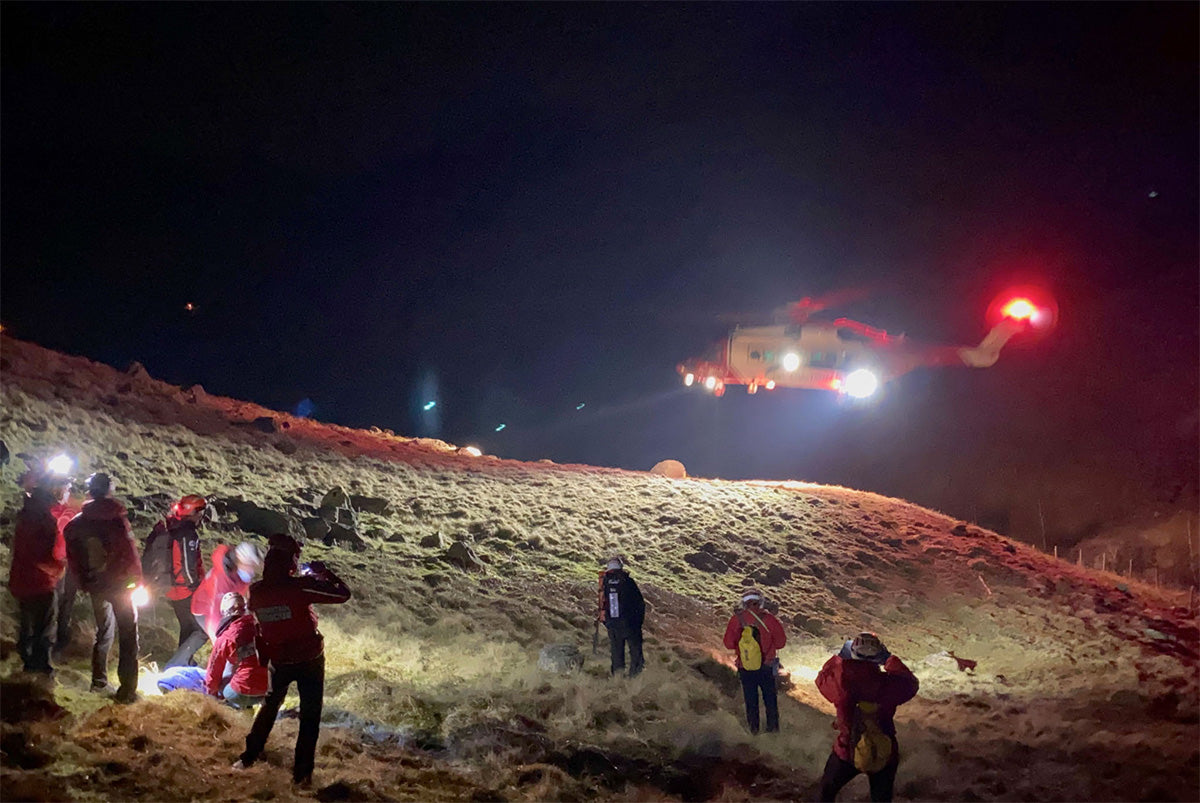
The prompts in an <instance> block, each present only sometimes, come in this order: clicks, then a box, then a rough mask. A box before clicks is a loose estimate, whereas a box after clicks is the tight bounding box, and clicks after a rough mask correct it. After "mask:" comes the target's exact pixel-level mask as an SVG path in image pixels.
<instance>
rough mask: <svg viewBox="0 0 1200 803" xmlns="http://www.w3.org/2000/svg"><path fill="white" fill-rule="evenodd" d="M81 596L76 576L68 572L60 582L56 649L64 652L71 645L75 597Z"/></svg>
mask: <svg viewBox="0 0 1200 803" xmlns="http://www.w3.org/2000/svg"><path fill="white" fill-rule="evenodd" d="M78 594H79V585H78V584H77V583H76V582H75V575H73V574H71V572H70V570H67V572H66V574H64V575H63V578H62V579H61V580H59V581H58V602H57V603H56V604H57V606H58V626H57V627H56V628H55V636H54V649H55V651H56V652H62V651H63V650H65V649H66V648H67V646H68V645H69V644H70V643H71V620H72V619H73V618H74V614H75V597H76V596H77V595H78Z"/></svg>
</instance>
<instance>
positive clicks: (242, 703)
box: [204, 591, 268, 708]
mask: <svg viewBox="0 0 1200 803" xmlns="http://www.w3.org/2000/svg"><path fill="white" fill-rule="evenodd" d="M255 628H256V623H255V621H254V617H253V616H251V615H250V614H249V613H247V611H246V599H245V597H243V596H242V595H241V594H239V593H237V592H236V591H230V592H229V593H228V594H226V595H225V596H224V597H223V598H222V599H221V624H220V625H218V626H217V640H216V641H214V642H213V649H212V655H211V656H210V657H209V659H208V671H207V672H206V673H205V676H204V690H205V691H206V692H208V693H209V694H211V695H212V696H214V697H220V698H222V699H223V700H224V701H225V702H227V703H229V705H231V706H233V707H234V708H248V707H250V706H254V705H258V704H259V703H261V702H262V701H263V698H264V697H266V696H267V681H268V676H267V669H266V667H264V666H263V665H262V664H260V663H259V662H258V650H257V648H256V647H255V641H254V640H255ZM227 666H228V667H230V670H231V675H230V677H228V678H226V675H225V668H226V667H227Z"/></svg>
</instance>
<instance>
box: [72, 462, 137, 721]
mask: <svg viewBox="0 0 1200 803" xmlns="http://www.w3.org/2000/svg"><path fill="white" fill-rule="evenodd" d="M87 488H88V496H90V497H91V500H90V501H88V502H85V503H84V505H83V510H81V511H80V512H79V515H77V516H76V517H75V518H73V519H71V521H70V522H69V523H68V524H67V526H66V528H64V530H63V537H64V539H65V540H66V542H67V565H68V567H69V568H70V569H71V572H72V573H73V574H74V575H75V579H76V581H77V582H78V584H79V588H80V589H82V590H83V591H86V592H87V593H88V594H90V595H91V597H92V615H93V616H94V617H95V619H96V641H95V643H94V644H93V646H92V691H95V692H105V693H106V692H108V691H109V690H110V689H111V687H110V686H109V683H108V653H109V651H110V650H111V649H112V643H113V631H114V629H115V630H116V633H117V639H118V641H119V643H120V649H121V655H120V658H119V659H118V661H117V677H118V678H119V679H120V686H119V687H118V688H117V692H116V695H115V696H114V699H115V700H116V701H117V702H121V703H131V702H134V701H135V700H137V676H138V655H137V653H138V624H137V609H136V608H135V607H134V605H133V599H132V591H133V589H135V588H136V587H137V586H139V585H141V582H142V564H141V561H140V560H138V553H137V545H136V544H135V543H134V540H133V530H132V529H131V528H130V526H129V519H128V518H127V517H126V516H125V508H124V507H122V505H121V503H120V502H118V501H117V500H115V499H113V498H112V480H111V479H110V478H109V477H108V475H107V474H101V473H96V474H93V475H92V476H90V477H88V481H87Z"/></svg>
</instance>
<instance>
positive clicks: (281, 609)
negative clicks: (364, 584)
mask: <svg viewBox="0 0 1200 803" xmlns="http://www.w3.org/2000/svg"><path fill="white" fill-rule="evenodd" d="M299 557H300V545H299V544H298V543H296V541H295V540H294V539H293V538H291V537H290V536H287V535H272V536H271V538H270V549H269V550H268V551H267V557H266V560H265V561H264V562H263V579H262V580H260V581H258V582H257V583H255V584H254V585H252V586H250V611H251V612H252V613H253V614H254V616H255V618H257V619H258V651H259V660H260V661H261V660H266V661H267V671H268V673H269V675H270V681H269V688H268V691H267V699H266V700H264V701H263V704H262V707H261V708H259V709H258V714H257V715H256V716H255V717H254V725H253V726H251V728H250V733H249V734H248V735H247V736H246V750H245V751H244V752H243V753H242V755H241V757H240V758H239V759H238V760H237V761H236V762H234V765H233V768H234V769H239V770H240V769H245V768H247V767H249V766H250V765H251V764H253V763H254V762H255V760H256V759H257V758H258V757H259V756H260V755H261V754H262V751H263V748H264V747H266V744H267V737H268V736H270V735H271V727H272V726H273V725H274V724H275V716H276V715H277V714H278V713H279V706H280V705H281V704H282V703H283V698H284V697H285V696H286V695H287V690H288V686H290V685H291V684H292V682H293V681H294V682H295V683H296V690H297V691H298V692H299V693H300V733H299V735H298V736H297V737H296V756H295V760H294V763H293V764H292V781H293V783H296V784H298V785H299V786H302V787H308V786H311V785H312V772H313V764H314V762H315V756H316V752H317V737H318V736H319V735H320V733H321V704H322V701H323V698H324V696H325V644H324V639H323V638H322V636H321V633H320V631H319V630H317V614H316V613H315V612H314V611H313V609H312V606H313V603H341V602H345V601H346V600H348V599H350V589H349V588H347V587H346V584H345V583H343V582H342V581H341V579H340V578H338V576H337V575H336V574H334V573H333V572H332V571H330V570H329V569H328V568H327V567H326V566H325V564H323V563H320V562H318V561H314V562H312V563H309V564H305V565H304V566H300V565H299Z"/></svg>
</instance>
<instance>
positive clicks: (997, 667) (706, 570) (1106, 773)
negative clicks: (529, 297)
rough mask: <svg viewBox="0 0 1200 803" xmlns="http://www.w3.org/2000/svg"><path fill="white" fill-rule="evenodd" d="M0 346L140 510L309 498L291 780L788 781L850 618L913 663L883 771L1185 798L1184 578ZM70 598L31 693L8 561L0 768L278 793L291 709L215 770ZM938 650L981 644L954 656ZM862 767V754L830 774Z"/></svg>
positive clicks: (54, 790)
mask: <svg viewBox="0 0 1200 803" xmlns="http://www.w3.org/2000/svg"><path fill="white" fill-rule="evenodd" d="M0 370H2V372H3V387H2V393H0V400H2V407H0V439H2V440H3V441H4V442H5V444H6V445H7V447H8V449H9V450H10V451H11V452H12V453H13V454H14V455H16V454H17V453H28V454H39V455H42V454H47V453H52V452H56V451H59V450H63V451H68V452H70V453H72V454H73V455H75V456H76V457H77V458H78V459H79V461H80V463H81V468H80V471H81V473H86V472H89V471H93V470H101V469H102V470H105V471H107V472H109V473H110V474H111V475H113V476H114V477H115V479H116V481H117V496H118V498H120V499H121V500H122V501H124V502H126V504H127V505H128V506H129V508H130V510H131V512H132V514H133V523H134V528H135V530H136V532H137V534H138V536H139V537H144V535H145V534H146V533H147V532H148V531H149V529H150V527H151V526H153V524H154V522H155V521H156V520H157V517H158V516H159V515H161V513H162V511H163V510H165V507H166V504H167V503H168V502H169V500H170V499H171V498H172V497H177V496H178V495H179V494H182V493H201V494H213V495H216V496H217V497H218V502H217V504H216V505H215V507H216V509H217V511H218V512H219V516H218V518H217V520H216V521H214V522H212V523H211V524H210V525H209V526H208V527H207V530H206V539H207V543H206V549H205V552H206V554H208V552H209V551H210V550H211V547H212V546H214V545H215V544H216V543H218V542H222V541H223V542H226V543H236V542H237V541H239V540H242V539H245V538H249V539H251V540H258V541H262V538H261V536H259V535H256V534H252V533H247V532H245V531H244V529H249V530H254V529H263V527H264V526H267V525H266V524H264V523H263V522H264V521H265V522H269V521H270V519H269V517H270V516H271V515H273V514H274V515H281V516H283V517H285V518H286V519H287V524H288V525H289V526H291V527H293V528H295V529H297V531H299V532H304V531H305V528H308V532H309V535H310V538H309V539H308V542H307V545H306V547H305V559H317V558H319V559H322V560H325V561H327V562H328V563H329V564H330V565H331V566H333V567H334V568H335V569H336V570H337V571H338V573H339V574H341V575H342V576H343V577H344V578H346V579H347V581H348V582H349V583H350V585H351V587H352V589H353V590H354V594H355V596H354V598H353V599H352V600H351V602H350V603H348V604H347V605H345V606H339V607H329V608H324V609H322V610H321V611H320V613H321V616H322V620H321V621H322V630H323V632H324V633H325V635H326V645H327V655H328V679H327V692H326V713H325V720H326V725H327V727H326V728H324V729H323V731H322V738H321V744H320V747H319V750H318V765H317V776H318V777H317V781H318V787H319V791H318V792H316V794H317V795H318V797H319V798H320V799H323V800H337V799H420V800H429V799H456V800H457V799H464V798H472V799H481V800H482V799H513V800H545V799H597V798H599V799H617V800H634V799H710V798H721V799H729V800H741V799H764V798H765V799H797V798H802V797H806V796H810V795H811V794H812V790H813V786H814V784H815V781H816V779H817V778H818V777H819V773H820V770H821V767H822V766H823V763H824V759H825V757H826V756H827V754H828V750H829V746H830V743H831V740H832V736H833V731H832V729H831V728H830V723H831V716H830V715H831V708H830V707H829V706H828V705H827V704H826V703H825V702H824V701H823V700H821V699H820V698H819V695H817V694H816V690H815V687H814V686H813V685H812V683H811V680H812V678H813V676H814V675H815V673H816V671H817V669H818V668H819V667H820V665H821V664H822V663H823V662H824V660H825V659H826V658H827V657H828V655H829V654H830V653H831V652H833V651H834V650H835V649H836V648H837V646H838V645H839V644H840V642H841V639H842V638H844V637H846V636H848V635H851V634H853V633H854V632H857V631H858V630H859V629H864V628H866V629H874V630H876V631H878V632H879V633H880V634H881V636H882V637H883V638H884V639H885V641H886V642H887V644H888V646H889V647H890V649H891V650H892V652H894V653H896V654H898V655H900V656H901V657H902V658H904V660H905V661H906V662H907V663H908V664H909V665H910V666H911V667H912V668H913V669H914V671H916V673H917V674H918V676H919V677H920V678H921V682H922V688H921V693H920V695H919V697H918V699H917V700H915V701H914V702H913V703H911V704H909V705H907V706H905V707H904V708H902V709H901V711H900V715H899V717H898V723H899V728H900V741H901V750H902V755H903V763H902V766H901V770H900V778H899V781H898V785H897V790H898V795H899V796H900V797H901V798H908V799H947V800H969V799H1013V800H1027V799H1043V800H1081V799H1097V800H1099V799H1103V800H1118V799H1131V800H1132V799H1171V800H1190V799H1194V796H1195V790H1196V789H1197V785H1198V783H1200V753H1198V751H1197V744H1198V743H1200V724H1198V719H1200V701H1198V697H1197V685H1198V681H1197V666H1198V663H1197V648H1198V644H1197V642H1198V637H1197V626H1196V624H1197V623H1196V618H1195V615H1194V612H1191V613H1189V612H1188V611H1187V609H1186V607H1184V605H1185V600H1180V599H1177V598H1173V597H1171V596H1170V595H1168V594H1167V593H1166V592H1163V591H1159V590H1157V589H1154V588H1148V587H1143V586H1140V585H1136V584H1135V585H1129V584H1127V583H1126V581H1125V580H1124V579H1123V578H1119V577H1117V576H1115V575H1109V574H1104V573H1100V572H1095V571H1088V570H1085V569H1081V568H1078V567H1076V566H1074V565H1071V564H1068V563H1066V562H1059V561H1056V560H1054V559H1053V558H1052V557H1050V556H1047V555H1043V554H1041V553H1038V552H1036V551H1034V550H1033V549H1031V548H1029V547H1027V546H1024V545H1021V544H1018V543H1015V542H1010V541H1008V540H1007V539H1004V538H1002V537H1000V536H998V535H996V534H994V533H991V532H988V531H985V530H980V529H977V528H975V527H971V526H967V525H965V524H964V523H962V522H958V521H955V520H953V519H949V518H947V517H945V516H942V515H940V514H938V513H935V512H933V511H929V510H926V509H923V508H919V507H916V506H914V505H911V504H908V503H905V502H903V501H899V500H894V499H887V498H883V497H880V496H877V495H873V494H867V493H861V492H856V491H853V490H848V489H844V488H835V487H825V486H819V485H812V484H807V483H795V482H780V483H771V482H762V483H746V482H724V481H721V480H704V479H686V480H670V479H666V478H662V477H658V476H653V475H650V474H642V473H636V472H625V471H616V470H610V469H601V468H595V467H588V466H562V465H555V464H552V463H549V462H545V461H544V462H541V463H532V464H531V463H519V462H515V461H506V460H501V459H496V458H493V457H488V456H484V457H472V456H470V455H468V454H466V453H460V452H456V451H455V449H454V447H452V446H450V445H448V444H445V443H441V442H438V441H431V440H418V439H409V438H403V437H397V436H395V435H393V434H391V433H389V432H383V431H377V430H372V431H369V432H366V431H356V430H350V429H346V428H342V427H335V426H330V425H325V424H320V423H318V422H313V421H309V420H302V419H296V418H293V417H291V416H288V415H286V414H281V413H276V412H273V411H270V410H265V409H263V408H260V407H257V406H254V405H250V404H246V403H243V402H237V401H233V400H229V399H222V398H215V397H211V396H209V395H207V394H205V393H204V391H203V390H202V389H200V388H191V389H187V390H181V389H179V388H175V387H173V386H169V385H166V384H164V383H161V382H157V381H155V380H153V379H151V378H150V377H148V376H146V375H145V373H144V371H141V370H140V369H139V368H137V367H136V366H135V367H134V369H133V370H131V371H128V372H124V373H122V372H118V371H115V370H113V369H111V368H108V367H106V366H101V365H96V364H94V363H90V362H88V361H86V360H82V359H79V358H72V357H66V356H63V355H59V354H55V353H53V352H49V351H47V350H44V349H40V348H38V347H36V346H32V345H30V344H25V343H20V342H17V341H13V340H11V339H3V340H0ZM22 468H23V463H22V461H21V460H20V459H16V458H14V459H13V461H12V463H10V464H9V465H8V466H5V467H4V468H3V469H2V470H0V509H2V510H3V511H4V522H3V524H4V527H3V534H4V538H5V539H6V541H7V539H8V538H9V537H11V529H12V528H11V521H12V516H13V513H14V512H15V509H16V508H17V506H18V504H19V499H18V497H19V493H18V489H17V487H16V485H15V478H16V476H17V475H18V473H19V471H20V470H21V469H22ZM322 508H324V510H322ZM330 520H331V521H332V523H333V527H332V529H329V531H328V532H327V531H326V530H327V528H329V521H330ZM322 521H325V522H326V523H324V524H322V523H320V522H322ZM325 542H328V543H329V545H326V543H325ZM456 544H457V546H456ZM612 553H619V554H622V555H624V556H625V557H626V558H627V560H628V564H629V568H630V571H631V573H632V574H633V576H634V577H635V578H636V579H637V580H638V582H639V584H640V585H641V587H642V589H643V591H644V593H645V595H646V598H647V602H648V607H649V612H648V621H647V644H646V653H647V670H646V672H645V673H644V674H643V675H642V676H640V677H639V678H637V679H634V680H632V681H630V680H625V679H610V678H609V677H608V673H607V658H606V657H605V656H603V655H601V656H596V657H593V656H592V654H591V643H590V642H591V638H592V606H593V604H594V599H595V582H596V573H597V570H598V568H599V566H600V561H601V560H602V559H604V558H606V557H607V556H608V555H609V554H612ZM7 563H8V549H7V546H4V547H2V548H0V565H2V566H4V567H7ZM5 571H6V569H5ZM751 584H753V585H757V586H760V587H762V588H763V589H764V590H766V592H767V593H768V596H769V597H770V598H771V600H772V603H773V604H774V605H777V606H778V610H779V615H780V617H781V619H782V620H783V622H784V624H785V626H786V627H787V629H788V633H789V638H790V642H789V645H788V647H787V648H785V649H784V650H783V652H782V653H781V658H782V661H783V664H784V667H785V670H786V671H787V672H789V673H790V679H789V681H788V683H786V684H785V685H786V687H787V688H788V693H787V696H786V697H785V698H784V699H783V700H782V703H781V706H782V710H781V718H782V721H783V732H782V733H781V734H779V735H777V736H763V737H759V738H757V739H754V738H752V737H750V736H749V734H748V733H746V732H745V728H744V724H743V721H742V710H741V702H740V694H739V695H736V696H735V692H736V691H737V688H738V687H737V681H736V677H735V676H734V675H733V673H732V672H731V670H730V668H729V665H730V663H731V660H730V656H729V655H728V654H727V653H726V651H725V650H724V649H723V648H722V647H721V645H720V637H721V634H722V631H723V628H724V623H725V621H726V619H727V617H728V615H729V612H730V610H731V606H732V604H733V603H734V602H735V601H736V600H737V599H738V597H739V595H740V590H741V589H742V588H743V587H745V586H747V585H751ZM84 602H85V600H81V604H80V605H79V608H78V614H79V616H78V619H79V621H80V624H79V625H78V627H79V634H80V638H79V639H78V640H79V641H80V642H81V646H80V647H78V648H77V651H76V652H75V653H74V654H73V655H72V656H71V661H70V664H69V666H68V667H67V668H65V669H64V670H63V671H61V672H60V673H59V678H58V685H57V687H56V689H55V690H54V694H55V698H56V704H52V703H50V702H49V701H47V700H45V699H44V697H45V694H44V692H41V691H39V690H38V689H37V688H35V687H33V686H30V685H29V684H28V683H27V682H26V681H25V680H23V678H22V677H21V676H20V674H19V673H18V672H17V671H16V670H17V669H18V668H19V662H18V661H17V659H16V656H15V655H12V654H10V653H12V652H13V651H12V650H11V640H12V638H13V633H14V630H15V623H14V618H13V614H14V611H15V606H14V605H13V602H12V599H11V597H8V595H5V599H4V603H3V604H4V608H3V612H4V617H3V630H2V635H3V637H4V640H5V642H4V644H5V649H4V653H5V656H4V658H3V665H2V667H3V669H2V671H3V676H4V678H5V681H4V683H5V686H4V694H3V699H2V701H0V702H2V706H3V719H4V725H3V744H2V745H0V747H2V750H3V786H4V798H5V799H21V798H30V799H34V798H43V799H65V798H73V799H131V800H134V799H136V800H164V799H171V800H175V799H180V800H182V799H204V798H221V799H241V800H244V799H256V800H269V799H289V798H291V797H292V796H293V795H294V792H293V791H292V790H290V789H289V788H288V784H287V778H288V773H287V772H286V771H285V770H283V769H281V768H280V767H281V766H282V767H286V766H289V765H290V758H291V756H290V751H291V744H292V741H293V739H294V736H295V722H294V720H284V721H282V722H280V723H279V725H278V726H277V728H276V730H275V733H274V734H273V736H272V741H271V744H270V749H269V752H268V757H267V758H268V760H267V762H265V763H264V764H262V765H260V766H256V767H255V768H254V769H253V770H251V771H249V772H248V773H243V774H235V773H234V772H233V771H232V770H230V769H229V764H230V763H231V762H232V761H233V760H234V758H235V757H236V755H237V753H238V751H239V750H240V745H241V740H242V738H243V737H244V735H245V732H246V730H247V728H248V725H249V719H248V717H247V716H246V715H244V714H242V713H239V712H235V711H231V710H228V709H225V708H223V707H221V706H219V705H217V704H216V703H215V702H213V701H210V700H207V699H203V698H201V697H199V696H196V695H190V694H185V693H179V694H174V695H169V696H166V697H153V696H151V697H147V698H146V699H144V700H143V701H142V702H140V703H138V704H136V705H134V706H130V707H118V706H113V705H110V704H107V703H105V702H104V701H102V700H99V699H96V698H94V697H91V696H89V695H88V694H87V693H86V691H85V689H86V686H87V680H88V670H87V645H86V644H85V642H87V641H88V640H89V636H90V616H89V615H87V614H85V607H86V606H85V605H84ZM174 627H175V625H174V619H173V617H172V615H171V613H170V610H169V608H167V607H166V605H165V604H162V605H160V606H159V607H158V608H157V609H154V610H151V611H147V612H144V613H143V618H142V653H143V656H142V658H143V666H144V668H145V671H146V672H147V678H149V677H150V675H149V672H150V670H151V668H152V664H153V663H154V662H160V661H163V660H165V658H166V657H167V656H168V655H169V654H170V652H171V649H172V647H173V643H174V642H173V638H174V633H173V631H174ZM551 643H573V644H577V645H578V646H579V647H580V648H581V649H582V650H583V652H584V653H585V654H586V656H587V659H586V662H585V664H584V668H583V670H582V671H580V672H577V673H574V674H570V675H558V674H551V673H547V672H544V671H542V670H539V669H538V667H537V659H538V653H539V650H540V648H541V647H543V646H544V645H546V644H551ZM606 650H607V645H606V644H605V643H604V638H603V634H601V643H600V652H601V653H605V652H606ZM948 652H953V653H955V654H956V655H957V656H959V657H962V658H967V659H971V660H974V661H976V662H977V668H976V669H975V670H974V671H973V672H965V671H959V670H958V668H957V664H956V662H955V660H954V658H952V657H951V656H950V655H949V654H948ZM112 668H113V671H114V673H115V660H114V663H113V667H112ZM289 704H294V700H293V701H290V703H289ZM54 705H61V706H62V708H63V710H62V711H61V713H60V714H59V715H57V716H52V714H54V712H55V708H54ZM865 796H866V787H865V780H864V779H857V780H856V781H854V782H853V783H852V784H851V786H850V787H848V789H847V790H846V791H845V792H844V793H843V799H847V800H850V799H860V798H864V797H865Z"/></svg>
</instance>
